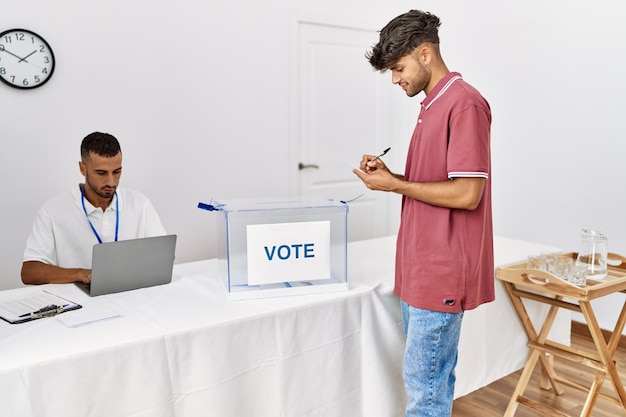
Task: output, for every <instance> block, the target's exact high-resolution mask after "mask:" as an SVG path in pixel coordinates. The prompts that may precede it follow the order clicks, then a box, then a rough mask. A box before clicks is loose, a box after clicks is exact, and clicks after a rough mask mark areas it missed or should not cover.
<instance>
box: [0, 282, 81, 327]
mask: <svg viewBox="0 0 626 417" xmlns="http://www.w3.org/2000/svg"><path fill="white" fill-rule="evenodd" d="M81 307H82V306H81V305H80V304H76V303H75V302H73V301H70V300H68V299H65V298H63V297H59V296H58V295H54V294H52V293H50V292H47V291H45V290H44V291H41V292H40V293H35V294H29V295H28V296H23V297H19V296H18V297H15V298H9V299H4V300H2V301H0V318H1V319H2V320H4V321H6V322H9V323H11V324H18V323H24V322H27V321H31V320H36V319H40V318H44V317H51V316H56V315H57V314H61V313H65V312H66V311H71V310H76V309H79V308H81Z"/></svg>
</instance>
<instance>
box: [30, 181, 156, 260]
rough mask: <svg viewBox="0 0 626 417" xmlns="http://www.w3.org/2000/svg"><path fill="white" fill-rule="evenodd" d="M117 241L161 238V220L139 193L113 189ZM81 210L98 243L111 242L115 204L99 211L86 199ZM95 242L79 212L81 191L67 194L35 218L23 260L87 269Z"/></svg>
mask: <svg viewBox="0 0 626 417" xmlns="http://www.w3.org/2000/svg"><path fill="white" fill-rule="evenodd" d="M117 198H118V199H119V202H118V203H119V231H118V240H127V239H136V238H142V237H151V236H160V235H165V234H166V232H165V229H164V227H163V225H162V224H161V219H160V218H159V215H158V214H157V212H156V210H155V209H154V207H153V206H152V203H150V200H148V198H147V197H146V196H145V195H143V194H142V193H140V192H137V191H133V190H127V189H124V188H118V189H117ZM84 201H85V209H86V210H87V213H88V215H89V220H90V221H91V223H92V224H93V227H94V228H95V229H96V231H97V233H98V235H100V238H101V239H102V242H112V241H114V240H115V226H116V201H115V197H114V198H113V201H112V202H111V204H110V205H109V207H107V209H106V210H105V211H104V212H103V211H102V209H101V208H96V207H94V206H93V205H91V203H89V201H88V200H87V199H85V200H84ZM97 243H98V239H97V237H96V235H95V233H94V232H93V230H92V229H91V226H90V225H89V221H88V220H87V216H85V211H84V210H83V205H82V198H81V192H80V188H79V187H74V189H73V190H72V191H70V192H67V193H65V194H62V195H60V196H57V197H53V198H51V199H50V200H48V201H46V202H45V203H44V204H43V205H42V206H41V208H40V209H39V211H38V212H37V215H36V217H35V220H34V222H33V231H32V233H31V235H30V236H29V238H28V240H27V241H26V248H25V249H24V257H23V261H24V262H26V261H40V262H43V263H46V264H49V265H55V266H59V267H62V268H88V269H89V268H91V254H92V248H93V245H95V244H97Z"/></svg>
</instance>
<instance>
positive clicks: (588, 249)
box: [576, 229, 608, 280]
mask: <svg viewBox="0 0 626 417" xmlns="http://www.w3.org/2000/svg"><path fill="white" fill-rule="evenodd" d="M581 238H582V242H581V247H580V252H578V257H577V258H576V265H586V266H587V278H588V279H595V280H598V279H602V278H604V277H605V276H606V274H607V267H606V259H607V253H608V240H607V238H606V235H605V234H604V233H603V232H599V231H597V230H591V229H582V231H581Z"/></svg>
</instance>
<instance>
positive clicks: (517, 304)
mask: <svg viewBox="0 0 626 417" xmlns="http://www.w3.org/2000/svg"><path fill="white" fill-rule="evenodd" d="M576 255H577V254H576V253H570V254H569V256H571V257H572V258H574V259H576ZM609 260H610V261H611V260H613V261H617V262H611V263H619V261H622V262H621V264H619V265H618V266H609V272H608V275H607V276H606V277H605V278H603V279H602V280H599V281H593V280H588V281H587V285H585V286H580V287H578V286H575V285H573V284H570V283H569V282H567V281H564V280H562V279H560V278H558V277H556V276H555V275H552V274H550V273H548V272H546V271H541V270H538V269H528V268H527V267H526V263H524V264H517V265H511V266H508V267H502V268H497V269H496V277H497V278H498V279H499V280H501V281H502V282H503V283H504V286H505V288H506V291H507V293H508V295H509V297H510V299H511V302H512V303H513V307H514V308H515V311H516V312H517V315H518V316H519V318H520V320H521V322H522V326H523V327H524V330H525V332H526V335H527V336H528V346H529V348H530V353H529V356H528V359H527V360H526V364H525V365H524V369H523V371H522V374H521V376H520V379H519V381H518V383H517V387H516V388H515V391H514V392H513V396H512V397H511V400H510V402H509V405H508V407H507V409H506V412H505V414H504V417H513V416H514V415H515V412H516V411H517V408H518V406H519V404H523V405H524V406H527V407H529V408H531V409H533V410H535V411H537V412H538V413H539V415H541V416H550V417H551V416H555V417H557V416H558V417H569V416H567V415H565V414H563V413H561V412H559V411H556V410H554V409H552V408H550V407H548V406H546V405H544V404H541V403H538V402H536V401H533V400H531V399H529V398H527V397H525V396H524V391H525V390H526V387H527V385H528V382H529V380H530V377H531V375H532V372H533V370H534V368H535V366H536V364H537V361H539V362H540V363H541V366H542V370H543V371H544V373H545V375H546V376H547V379H548V381H549V384H550V385H551V386H552V388H554V390H555V392H556V394H557V395H562V394H563V393H564V390H563V388H562V386H561V384H563V385H567V386H570V387H573V388H577V389H581V390H584V391H588V393H589V394H588V396H587V399H586V401H585V404H584V406H583V409H582V412H581V414H580V416H581V417H588V416H590V415H591V410H592V408H593V406H594V404H595V402H596V400H597V398H598V397H599V396H601V397H603V398H607V399H609V400H611V401H614V402H616V403H617V404H618V405H619V406H621V408H622V411H623V412H624V413H625V414H626V391H625V390H624V385H623V384H622V381H621V379H620V377H619V374H618V372H617V368H616V364H615V361H614V360H613V356H614V354H615V350H616V349H617V346H618V343H619V339H620V337H621V335H622V331H623V330H624V325H626V303H625V304H624V306H623V307H622V311H621V313H620V315H619V318H618V319H617V323H616V324H615V329H614V330H613V334H612V336H611V337H610V339H609V341H608V342H607V341H606V340H605V339H604V336H603V334H602V330H601V329H600V326H599V325H598V321H597V319H596V316H595V313H594V311H593V307H592V306H591V301H592V300H595V299H598V298H601V297H604V296H607V295H609V294H614V293H618V292H625V293H626V258H624V257H622V256H620V255H616V254H609ZM524 298H525V299H528V300H534V301H537V302H540V303H545V304H548V305H550V308H549V310H548V313H547V315H546V317H545V320H544V322H543V324H542V326H541V330H540V331H539V332H537V331H536V330H535V326H534V325H533V323H532V321H531V320H530V317H529V316H528V312H527V311H526V308H525V307H524V303H523V302H522V299H524ZM559 308H564V309H567V310H571V311H577V312H579V313H582V315H583V316H584V318H585V322H586V324H587V327H588V328H589V332H590V333H591V337H592V338H593V342H594V345H595V347H596V351H595V352H590V351H584V350H581V349H574V348H572V347H570V346H565V345H562V344H559V343H556V342H554V341H551V340H549V339H548V335H549V332H550V328H551V327H552V324H553V322H554V319H555V317H556V313H557V311H558V309H559ZM550 355H553V356H557V357H559V358H563V359H566V360H569V361H572V362H575V363H578V364H579V365H581V366H587V367H589V368H592V369H594V370H596V371H597V373H596V377H595V379H594V380H593V381H592V383H591V386H590V387H585V386H582V385H580V384H576V383H574V382H571V381H569V380H567V379H566V378H564V377H562V376H559V375H557V374H556V372H555V371H554V368H553V366H552V363H551V360H550V358H549V357H550ZM607 376H608V377H609V379H610V381H611V383H612V385H613V388H614V389H615V393H616V394H617V395H616V396H615V397H613V396H606V395H603V394H601V393H600V388H601V387H602V384H603V383H604V380H605V378H606V377H607Z"/></svg>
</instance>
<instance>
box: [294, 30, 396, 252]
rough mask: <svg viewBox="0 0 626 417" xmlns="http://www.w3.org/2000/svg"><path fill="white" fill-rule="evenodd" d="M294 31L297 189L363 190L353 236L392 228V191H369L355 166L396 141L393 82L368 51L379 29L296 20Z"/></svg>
mask: <svg viewBox="0 0 626 417" xmlns="http://www.w3.org/2000/svg"><path fill="white" fill-rule="evenodd" d="M297 37H298V45H297V53H296V54H294V55H295V56H297V64H295V65H294V67H293V71H295V72H296V74H297V75H296V76H293V77H292V80H293V81H292V88H294V93H293V94H292V96H294V97H295V98H292V102H291V103H292V107H295V108H293V109H292V116H291V122H292V125H293V126H292V130H291V132H292V134H293V135H295V136H297V137H294V138H293V140H294V141H295V143H294V151H293V152H292V154H293V156H294V159H297V161H298V166H297V167H294V169H296V170H297V173H296V174H295V176H296V178H297V180H296V181H295V183H296V184H297V185H296V187H297V192H298V193H299V195H300V196H321V197H327V198H332V199H334V200H338V201H342V200H343V201H348V200H352V199H354V198H356V197H358V196H361V195H362V196H361V197H359V198H357V199H356V200H354V201H352V202H350V203H348V204H349V215H348V233H349V234H348V239H349V240H351V241H353V240H361V239H368V238H372V237H378V236H384V235H388V234H391V233H395V232H396V230H395V228H394V230H389V229H390V227H393V226H394V225H395V223H394V222H393V221H390V213H389V206H390V204H389V198H390V195H389V194H388V193H383V192H375V191H369V190H368V189H367V188H366V187H365V186H364V185H363V183H362V182H361V181H360V180H359V179H358V178H357V177H356V176H355V175H354V174H353V173H352V167H354V166H358V163H359V161H360V159H361V156H362V155H363V154H366V153H367V154H378V153H380V152H382V151H383V150H384V149H386V148H388V147H390V146H391V143H392V142H391V139H392V138H391V137H390V136H391V132H392V131H393V129H391V126H390V120H391V116H390V113H391V112H393V108H391V107H393V105H390V103H392V102H393V100H389V99H388V95H389V92H390V90H391V89H390V86H391V83H390V80H389V78H388V76H387V77H385V76H381V75H380V74H379V73H378V72H376V71H374V70H373V69H372V67H371V66H370V64H369V62H368V61H367V59H366V58H365V53H366V52H367V51H368V50H369V49H370V48H371V46H372V45H373V44H374V43H376V41H377V40H378V32H377V31H376V30H375V29H361V28H355V27H348V26H342V25H341V24H337V23H336V22H333V23H332V24H330V23H311V22H306V21H298V22H297ZM394 92H395V91H394ZM394 208H395V207H394ZM395 214H396V213H393V214H392V216H393V215H395Z"/></svg>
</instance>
